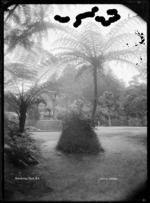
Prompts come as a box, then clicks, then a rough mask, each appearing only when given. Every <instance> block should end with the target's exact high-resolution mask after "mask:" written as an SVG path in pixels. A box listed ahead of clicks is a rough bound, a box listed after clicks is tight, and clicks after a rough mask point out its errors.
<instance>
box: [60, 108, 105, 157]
mask: <svg viewBox="0 0 150 203" xmlns="http://www.w3.org/2000/svg"><path fill="white" fill-rule="evenodd" d="M56 149H57V150H60V151H62V152H65V153H90V154H93V153H94V154H95V153H99V152H101V151H103V148H102V146H101V144H100V142H99V140H98V137H97V135H96V133H95V132H94V129H93V125H92V121H91V120H90V119H87V118H84V117H83V116H82V115H81V114H79V113H74V112H72V113H70V114H67V115H66V116H65V117H64V118H63V121H62V134H61V137H60V140H59V141H58V144H57V146H56Z"/></svg>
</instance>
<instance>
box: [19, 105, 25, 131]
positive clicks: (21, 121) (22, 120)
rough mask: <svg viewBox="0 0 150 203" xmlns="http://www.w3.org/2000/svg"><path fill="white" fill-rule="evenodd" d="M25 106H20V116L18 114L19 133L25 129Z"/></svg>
mask: <svg viewBox="0 0 150 203" xmlns="http://www.w3.org/2000/svg"><path fill="white" fill-rule="evenodd" d="M26 112H27V110H26V107H24V106H22V107H21V108H20V116H19V130H20V132H21V133H23V132H24V130H25V122H26Z"/></svg>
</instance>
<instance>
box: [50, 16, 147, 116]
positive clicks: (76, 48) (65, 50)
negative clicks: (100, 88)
mask: <svg viewBox="0 0 150 203" xmlns="http://www.w3.org/2000/svg"><path fill="white" fill-rule="evenodd" d="M141 25H143V22H141V19H139V18H138V17H137V16H135V17H132V18H129V19H127V20H123V21H120V22H119V23H118V24H116V26H114V28H112V30H111V31H110V32H109V33H108V34H107V35H106V36H105V37H104V36H103V35H102V33H101V31H100V28H99V27H98V26H96V25H95V24H92V23H89V24H87V25H86V26H85V27H83V28H82V30H81V32H77V31H74V30H73V31H72V32H70V33H71V34H70V33H69V34H68V35H65V36H64V37H61V38H60V39H58V40H57V41H56V48H55V49H54V51H56V52H55V53H56V57H58V58H59V59H60V61H61V62H60V65H64V64H66V63H71V62H72V63H73V64H74V65H75V66H76V68H77V70H78V74H77V77H78V76H80V75H81V74H82V73H83V72H85V71H86V70H90V71H91V73H92V76H93V82H94V104H93V111H92V119H94V116H95V113H96V108H97V101H98V97H97V79H98V78H97V75H98V72H99V73H100V74H104V73H105V72H106V64H108V63H109V62H110V61H115V62H116V63H119V64H120V66H122V65H124V64H126V65H127V66H129V67H136V65H138V66H142V61H141V60H140V57H142V59H145V58H146V46H145V42H144V43H143V44H142V43H141V37H140V35H137V34H136V33H134V32H131V26H133V27H134V29H135V30H139V28H140V26H141ZM138 33H140V32H138ZM57 43H58V46H57Z"/></svg>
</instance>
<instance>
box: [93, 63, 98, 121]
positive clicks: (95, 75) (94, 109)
mask: <svg viewBox="0 0 150 203" xmlns="http://www.w3.org/2000/svg"><path fill="white" fill-rule="evenodd" d="M93 79H94V104H93V112H92V120H93V121H94V118H95V113H96V108H97V67H96V66H95V67H94V71H93Z"/></svg>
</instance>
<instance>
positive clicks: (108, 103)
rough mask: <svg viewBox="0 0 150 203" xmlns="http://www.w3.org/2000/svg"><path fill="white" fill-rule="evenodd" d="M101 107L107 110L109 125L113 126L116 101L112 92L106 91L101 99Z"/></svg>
mask: <svg viewBox="0 0 150 203" xmlns="http://www.w3.org/2000/svg"><path fill="white" fill-rule="evenodd" d="M99 105H100V106H101V107H103V108H105V109H106V112H107V116H108V123H109V126H111V114H112V113H113V112H114V109H115V101H114V96H113V94H112V92H108V91H105V92H104V93H103V95H102V96H100V98H99Z"/></svg>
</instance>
